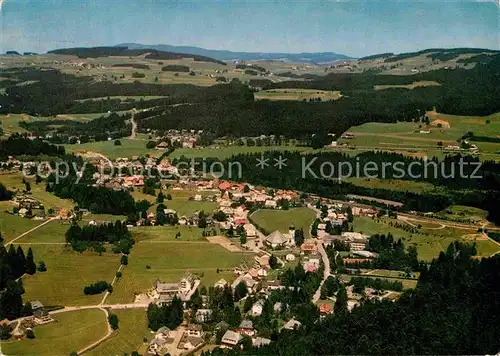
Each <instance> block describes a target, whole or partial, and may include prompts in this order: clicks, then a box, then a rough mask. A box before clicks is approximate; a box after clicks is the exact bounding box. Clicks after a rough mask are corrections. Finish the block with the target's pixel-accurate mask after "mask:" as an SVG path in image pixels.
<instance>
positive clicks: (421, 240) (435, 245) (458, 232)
mask: <svg viewBox="0 0 500 356" xmlns="http://www.w3.org/2000/svg"><path fill="white" fill-rule="evenodd" d="M391 221H393V222H395V221H394V220H389V219H372V218H369V217H355V218H354V222H353V227H354V231H356V232H362V233H365V234H368V235H374V234H387V233H389V232H390V233H391V234H392V235H393V236H394V237H395V238H402V239H403V242H404V243H405V245H406V247H409V246H411V245H414V246H415V247H416V248H417V251H418V257H419V259H421V260H425V261H430V260H432V259H433V258H436V257H437V256H439V253H440V252H441V251H445V250H446V249H447V248H448V246H449V245H450V244H451V243H452V242H453V241H457V240H459V241H462V242H466V243H474V242H475V243H476V245H477V250H478V255H479V256H481V257H486V256H490V255H491V254H493V253H495V252H497V251H499V250H500V246H498V245H496V244H495V243H493V242H492V241H491V240H487V239H484V237H482V236H481V235H480V234H477V233H476V229H474V228H472V227H471V229H458V228H453V227H449V226H448V227H445V228H443V227H442V225H440V224H439V222H438V221H436V222H435V223H422V224H420V225H421V228H420V229H419V231H420V232H422V233H423V234H414V233H410V232H408V231H405V230H403V229H399V228H396V227H394V226H390V225H389V222H391ZM398 223H399V224H402V223H403V222H402V221H398ZM414 224H415V225H417V224H419V223H416V222H415V223H414ZM440 227H441V228H440Z"/></svg>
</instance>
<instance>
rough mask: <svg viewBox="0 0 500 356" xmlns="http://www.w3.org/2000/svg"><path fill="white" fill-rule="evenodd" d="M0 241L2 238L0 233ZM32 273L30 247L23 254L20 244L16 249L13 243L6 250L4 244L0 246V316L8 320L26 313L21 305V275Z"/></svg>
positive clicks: (32, 261) (33, 270) (33, 272)
mask: <svg viewBox="0 0 500 356" xmlns="http://www.w3.org/2000/svg"><path fill="white" fill-rule="evenodd" d="M0 242H2V243H3V239H2V238H1V235H0ZM25 273H26V274H30V275H33V274H35V273H36V265H35V262H34V254H33V250H32V249H31V247H30V248H29V250H28V253H27V254H26V255H25V254H24V251H23V249H22V247H21V246H18V247H17V249H16V248H15V247H14V245H13V244H11V245H10V246H9V249H8V250H7V249H6V248H5V246H3V245H2V246H0V318H1V319H4V318H7V319H9V320H13V319H16V318H18V317H20V316H22V315H25V314H26V313H28V315H29V314H31V313H30V311H29V310H28V311H26V309H25V308H24V307H23V298H22V295H23V294H24V287H23V283H22V280H21V279H20V277H21V276H23V275H24V274H25Z"/></svg>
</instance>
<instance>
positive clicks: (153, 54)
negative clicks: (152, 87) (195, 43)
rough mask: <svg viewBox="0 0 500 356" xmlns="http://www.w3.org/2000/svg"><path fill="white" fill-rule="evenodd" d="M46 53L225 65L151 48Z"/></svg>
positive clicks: (67, 50)
mask: <svg viewBox="0 0 500 356" xmlns="http://www.w3.org/2000/svg"><path fill="white" fill-rule="evenodd" d="M48 53H51V54H65V55H72V56H77V57H78V58H99V57H109V56H118V57H137V56H142V55H144V54H145V55H146V56H145V58H146V59H158V60H161V59H163V60H169V59H182V58H193V59H194V60H195V61H198V62H212V63H218V64H221V65H226V63H224V62H222V61H219V60H217V59H214V58H210V57H206V56H200V55H196V54H187V53H177V52H166V51H159V50H156V49H152V48H142V49H129V48H128V47H78V48H63V49H56V50H53V51H49V52H48Z"/></svg>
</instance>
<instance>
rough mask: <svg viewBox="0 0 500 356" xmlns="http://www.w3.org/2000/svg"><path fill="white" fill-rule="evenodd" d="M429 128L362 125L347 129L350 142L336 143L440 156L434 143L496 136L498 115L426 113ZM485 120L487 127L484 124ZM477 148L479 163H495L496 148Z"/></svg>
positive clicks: (486, 145)
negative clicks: (437, 122) (439, 124)
mask: <svg viewBox="0 0 500 356" xmlns="http://www.w3.org/2000/svg"><path fill="white" fill-rule="evenodd" d="M427 116H428V117H429V120H430V122H431V124H430V125H427V126H426V125H422V124H418V123H409V122H399V123H393V124H387V123H374V122H371V123H366V124H363V125H360V126H354V127H351V128H350V129H349V132H350V133H353V134H354V135H355V138H354V139H340V140H339V142H341V143H345V144H348V145H350V146H352V147H356V148H363V147H364V148H373V149H387V150H393V151H405V152H413V153H419V154H420V155H421V156H425V155H428V156H433V155H436V153H437V154H438V156H440V155H444V154H445V152H444V151H441V149H439V148H438V147H437V143H438V142H442V143H443V146H445V147H446V146H447V145H456V144H457V140H458V139H460V138H461V137H462V136H463V135H465V134H466V133H467V132H473V133H474V134H475V135H477V136H489V137H495V135H498V133H500V113H497V114H493V115H489V116H484V117H483V116H456V115H445V114H440V113H437V112H435V111H430V112H427ZM435 120H442V121H445V122H447V123H449V125H450V127H448V128H446V127H437V126H436V125H432V122H433V121H435ZM487 120H489V121H490V123H487ZM420 130H429V131H430V133H427V134H426V133H420V132H419V131H420ZM475 144H476V145H477V146H478V148H479V152H480V153H479V155H480V157H481V158H483V159H497V160H498V159H499V158H500V155H498V154H497V152H499V151H500V144H498V143H489V142H475Z"/></svg>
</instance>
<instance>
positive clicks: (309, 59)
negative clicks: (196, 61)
mask: <svg viewBox="0 0 500 356" xmlns="http://www.w3.org/2000/svg"><path fill="white" fill-rule="evenodd" d="M118 46H127V47H128V48H131V49H144V48H153V49H155V50H159V51H167V52H183V53H190V54H195V55H201V56H207V57H212V58H216V59H218V60H222V61H232V60H240V61H258V60H285V61H291V62H301V63H325V62H333V61H337V60H342V59H351V57H349V56H346V55H344V54H339V53H335V52H313V53H282V52H281V53H277V52H271V53H269V52H233V51H227V50H214V49H205V48H200V47H193V46H171V45H163V44H160V45H153V46H152V45H143V44H139V43H124V44H120V45H118Z"/></svg>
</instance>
